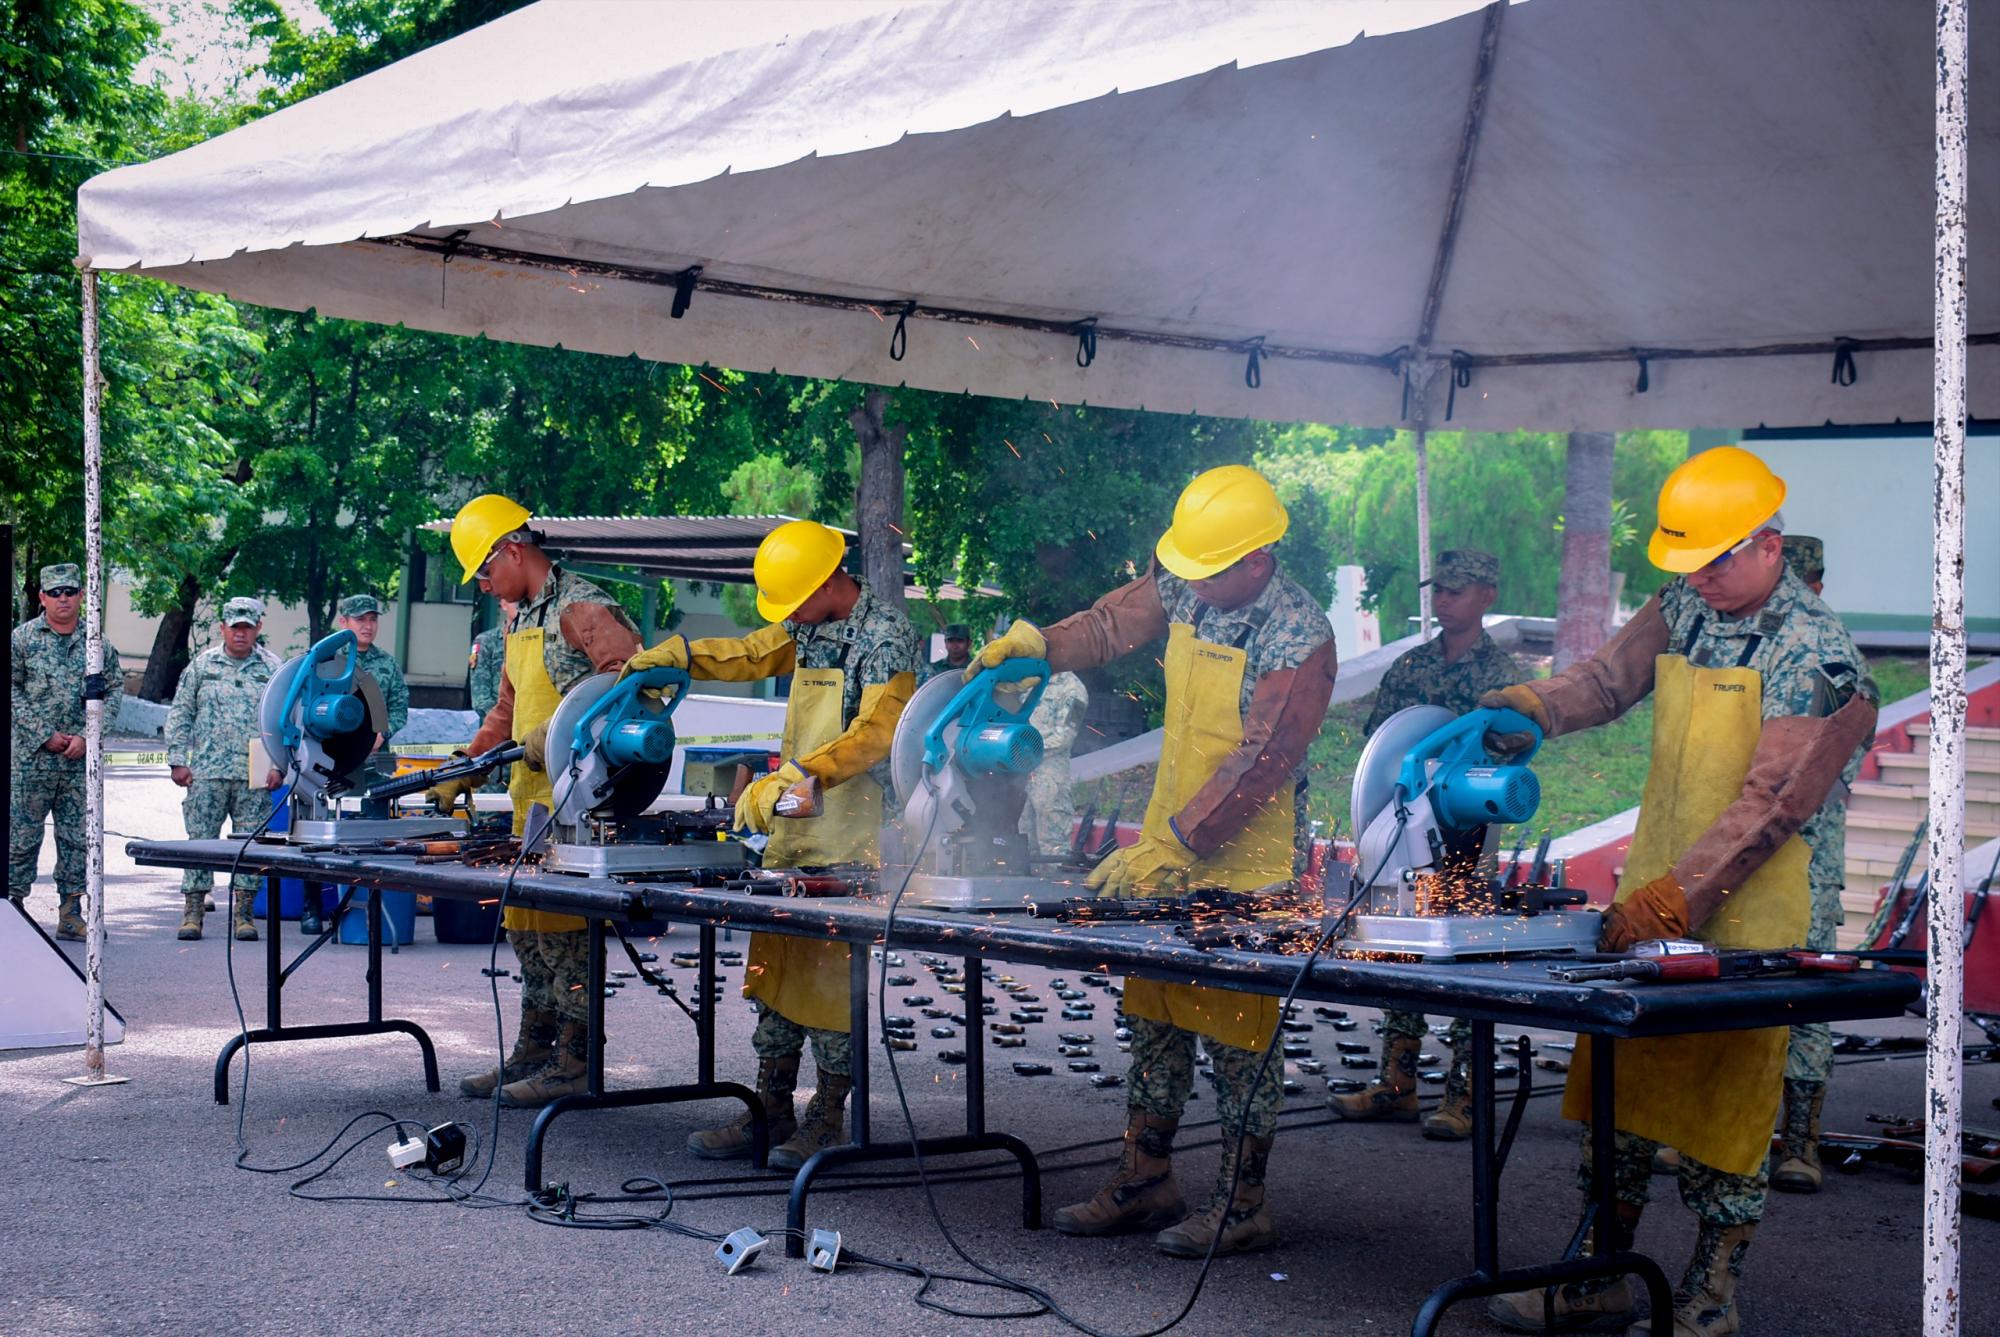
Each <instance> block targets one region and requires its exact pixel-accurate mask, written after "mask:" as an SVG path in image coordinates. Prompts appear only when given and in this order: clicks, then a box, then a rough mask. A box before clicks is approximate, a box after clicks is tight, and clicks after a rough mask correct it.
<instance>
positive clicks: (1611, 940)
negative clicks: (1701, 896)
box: [1597, 873, 1688, 952]
mask: <svg viewBox="0 0 2000 1337" xmlns="http://www.w3.org/2000/svg"><path fill="white" fill-rule="evenodd" d="M1687 934H1688V902H1687V893H1686V892H1684V891H1682V890H1681V884H1680V882H1679V880H1678V879H1676V878H1675V877H1674V875H1673V874H1672V873H1662V874H1661V875H1660V876H1658V877H1656V878H1654V879H1653V880H1652V881H1651V882H1648V883H1647V884H1646V885H1645V886H1643V887H1641V888H1639V889H1638V890H1637V891H1635V892H1633V893H1632V894H1631V895H1630V896H1627V897H1626V898H1625V899H1624V900H1622V901H1620V902H1619V903H1618V904H1616V905H1614V906H1612V907H1611V908H1610V909H1609V910H1606V911H1605V912H1604V924H1603V927H1602V928H1601V929H1600V930H1599V931H1598V935H1597V945H1598V946H1599V947H1600V948H1601V949H1603V950H1604V951H1607V952H1629V951H1630V950H1632V944H1633V943H1636V942H1651V941H1652V940H1654V939H1655V938H1685V937H1686V936H1687Z"/></svg>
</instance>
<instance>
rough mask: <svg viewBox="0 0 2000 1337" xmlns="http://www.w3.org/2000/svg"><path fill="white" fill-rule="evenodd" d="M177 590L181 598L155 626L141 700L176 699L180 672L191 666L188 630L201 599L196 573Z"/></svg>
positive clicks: (143, 677)
mask: <svg viewBox="0 0 2000 1337" xmlns="http://www.w3.org/2000/svg"><path fill="white" fill-rule="evenodd" d="M178 593H179V599H178V601H177V602H176V603H175V604H174V606H173V607H172V608H169V609H168V610H167V611H166V613H165V614H164V615H163V616H162V617H161V618H160V625H159V626H158V627H156V628H154V630H153V650H152V653H151V654H149V655H147V656H146V672H145V674H144V676H142V677H141V678H140V679H139V696H140V698H141V699H142V700H146V701H171V700H173V699H174V689H175V688H177V687H178V686H180V681H181V673H182V671H183V670H185V669H186V668H187V666H188V659H189V657H190V656H189V655H188V633H189V632H191V631H193V630H194V610H195V605H196V604H197V603H199V602H200V600H201V586H200V585H198V584H196V583H195V578H194V577H193V576H183V577H182V578H181V586H180V590H179V592H178Z"/></svg>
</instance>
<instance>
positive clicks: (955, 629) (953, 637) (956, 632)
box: [944, 622, 972, 641]
mask: <svg viewBox="0 0 2000 1337" xmlns="http://www.w3.org/2000/svg"><path fill="white" fill-rule="evenodd" d="M944 638H945V639H946V640H948V641H969V640H971V639H972V628H970V627H968V626H966V625H965V624H964V623H963V622H954V623H952V624H951V625H950V626H948V627H946V628H945V629H944Z"/></svg>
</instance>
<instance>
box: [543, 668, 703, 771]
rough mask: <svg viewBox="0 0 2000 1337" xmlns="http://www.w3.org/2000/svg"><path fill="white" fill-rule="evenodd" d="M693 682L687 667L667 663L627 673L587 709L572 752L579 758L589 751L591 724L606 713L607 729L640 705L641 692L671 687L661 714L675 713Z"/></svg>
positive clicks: (573, 741)
mask: <svg viewBox="0 0 2000 1337" xmlns="http://www.w3.org/2000/svg"><path fill="white" fill-rule="evenodd" d="M692 681H693V679H691V678H690V677H689V676H688V671H687V670H686V669H677V668H668V667H667V666H665V665H664V664H663V665H661V666H660V667H658V668H649V669H641V670H639V671H638V672H637V673H628V674H626V675H625V676H624V677H623V678H620V679H619V680H618V681H617V682H616V683H614V684H613V685H612V688H611V690H610V691H608V692H606V693H605V694H604V695H603V696H600V697H598V698H597V700H596V701H595V702H593V703H592V704H591V707H590V709H589V710H587V711H585V712H584V714H583V718H582V719H580V720H578V721H577V722H576V732H575V734H574V735H573V736H572V739H571V742H570V752H571V755H573V756H578V757H580V756H582V755H583V754H584V753H586V752H588V751H590V745H591V738H590V726H591V725H592V724H594V723H596V722H597V721H598V720H599V719H601V718H604V717H606V716H608V717H609V719H608V720H607V721H606V727H607V728H608V727H609V726H610V725H613V724H616V723H618V721H619V720H621V719H623V718H625V715H626V714H627V712H629V711H631V710H632V709H634V708H635V707H636V706H637V705H638V701H639V694H640V693H641V692H664V691H666V690H667V689H668V688H669V687H671V688H672V689H673V695H672V696H670V697H668V698H667V701H666V709H665V711H664V712H662V713H663V715H672V714H673V713H674V711H675V709H677V708H678V707H679V706H680V703H681V698H682V697H684V696H686V695H687V694H688V686H689V684H690V683H691V682H692Z"/></svg>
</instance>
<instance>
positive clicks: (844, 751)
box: [787, 642, 917, 788]
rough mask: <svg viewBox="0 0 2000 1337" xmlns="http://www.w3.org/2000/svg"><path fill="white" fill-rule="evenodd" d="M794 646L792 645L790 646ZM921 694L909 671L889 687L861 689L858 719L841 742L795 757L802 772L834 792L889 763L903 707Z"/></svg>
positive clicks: (890, 681) (843, 734)
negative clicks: (815, 777)
mask: <svg viewBox="0 0 2000 1337" xmlns="http://www.w3.org/2000/svg"><path fill="white" fill-rule="evenodd" d="M787 644H790V642H787ZM916 692H917V675H916V674H914V673H911V672H909V671H908V670H907V669H906V670H904V671H903V672H901V673H898V674H896V675H895V676H894V677H892V678H890V679H889V681H887V682H885V683H877V684H873V685H871V686H867V687H863V688H862V689H861V704H860V706H859V707H858V708H857V709H856V710H855V712H854V719H853V720H852V721H851V722H850V723H849V724H848V726H847V728H846V729H845V730H843V731H842V732H841V734H840V736H839V737H838V738H835V739H833V740H832V741H830V742H827V743H823V744H821V745H820V746H819V747H816V748H814V749H813V750H812V751H810V752H808V753H806V754H805V755H804V756H803V757H795V758H793V760H794V761H796V762H797V763H798V766H799V769H800V770H802V771H804V772H806V773H807V774H808V775H815V776H818V777H819V781H820V783H821V784H823V785H826V786H827V787H828V788H832V787H833V786H834V785H837V784H840V783H841V782H843V781H846V780H852V779H853V778H854V777H855V776H857V775H860V774H862V773H864V772H865V771H867V770H868V769H869V768H870V767H872V766H875V765H876V764H878V763H880V762H884V761H887V760H888V759H889V744H890V742H891V740H893V739H894V738H895V735H896V721H897V720H899V719H901V718H902V716H903V707H904V706H907V705H908V704H910V698H911V697H912V696H915V695H916Z"/></svg>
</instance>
